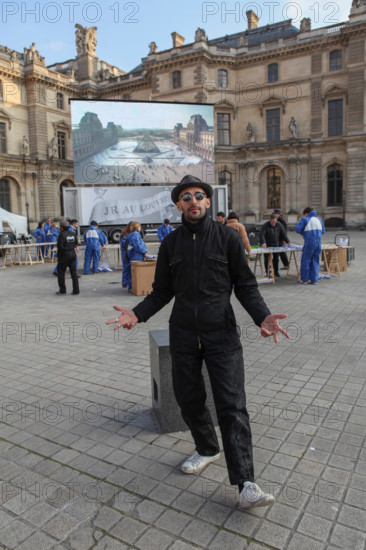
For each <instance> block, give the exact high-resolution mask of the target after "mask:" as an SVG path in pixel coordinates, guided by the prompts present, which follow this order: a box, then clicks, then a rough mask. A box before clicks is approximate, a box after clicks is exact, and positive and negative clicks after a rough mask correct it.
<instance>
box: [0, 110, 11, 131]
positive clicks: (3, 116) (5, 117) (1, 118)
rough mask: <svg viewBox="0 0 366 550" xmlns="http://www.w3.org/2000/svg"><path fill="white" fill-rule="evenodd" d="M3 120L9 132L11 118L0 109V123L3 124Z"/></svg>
mask: <svg viewBox="0 0 366 550" xmlns="http://www.w3.org/2000/svg"><path fill="white" fill-rule="evenodd" d="M5 120H6V122H7V123H8V126H9V130H11V117H10V116H9V115H8V113H7V112H6V111H4V109H0V122H4V121H5Z"/></svg>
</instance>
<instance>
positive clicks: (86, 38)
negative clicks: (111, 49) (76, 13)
mask: <svg viewBox="0 0 366 550" xmlns="http://www.w3.org/2000/svg"><path fill="white" fill-rule="evenodd" d="M75 28H76V31H75V36H76V39H75V41H76V51H77V54H78V55H82V54H84V53H95V50H96V48H97V27H89V28H88V27H83V26H82V25H79V23H76V25H75Z"/></svg>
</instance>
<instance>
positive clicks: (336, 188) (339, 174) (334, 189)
mask: <svg viewBox="0 0 366 550" xmlns="http://www.w3.org/2000/svg"><path fill="white" fill-rule="evenodd" d="M327 184H328V200H327V204H328V206H341V205H342V190H343V170H342V166H341V165H340V164H332V165H331V166H328V169H327Z"/></svg>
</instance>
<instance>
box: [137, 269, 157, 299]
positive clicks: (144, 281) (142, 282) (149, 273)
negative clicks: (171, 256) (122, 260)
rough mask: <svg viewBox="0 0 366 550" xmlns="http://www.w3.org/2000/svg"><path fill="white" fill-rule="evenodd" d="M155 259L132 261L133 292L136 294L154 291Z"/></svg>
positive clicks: (140, 294)
mask: <svg viewBox="0 0 366 550" xmlns="http://www.w3.org/2000/svg"><path fill="white" fill-rule="evenodd" d="M155 268H156V261H155V260H147V261H144V262H131V276H132V293H133V294H135V295H136V296H145V295H146V294H150V292H151V291H152V284H153V282H154V277H155Z"/></svg>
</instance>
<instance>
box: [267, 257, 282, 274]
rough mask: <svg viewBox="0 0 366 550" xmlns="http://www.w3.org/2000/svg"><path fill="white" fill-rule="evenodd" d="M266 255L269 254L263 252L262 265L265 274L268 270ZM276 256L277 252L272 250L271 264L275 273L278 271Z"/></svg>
mask: <svg viewBox="0 0 366 550" xmlns="http://www.w3.org/2000/svg"><path fill="white" fill-rule="evenodd" d="M268 256H269V254H264V267H265V269H266V275H267V272H268ZM278 256H279V252H272V264H273V271H274V272H275V273H278Z"/></svg>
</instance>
